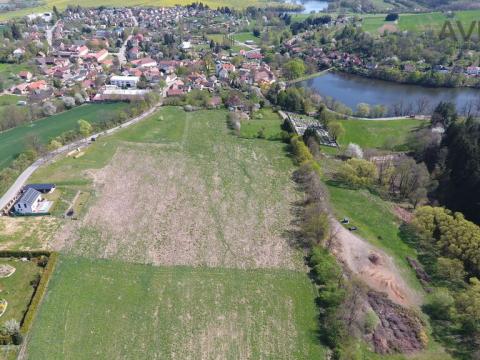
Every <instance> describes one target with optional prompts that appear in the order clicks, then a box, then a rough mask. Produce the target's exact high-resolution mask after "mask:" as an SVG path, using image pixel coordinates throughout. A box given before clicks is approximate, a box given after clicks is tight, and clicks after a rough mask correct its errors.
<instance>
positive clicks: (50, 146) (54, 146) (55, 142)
mask: <svg viewBox="0 0 480 360" xmlns="http://www.w3.org/2000/svg"><path fill="white" fill-rule="evenodd" d="M62 145H63V144H62V142H61V141H60V140H58V139H53V140H51V141H50V142H49V143H48V145H47V149H48V150H49V151H53V150H56V149H58V148H60V147H62Z"/></svg>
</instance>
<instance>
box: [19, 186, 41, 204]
mask: <svg viewBox="0 0 480 360" xmlns="http://www.w3.org/2000/svg"><path fill="white" fill-rule="evenodd" d="M40 195H41V194H40V193H39V192H38V191H37V190H35V189H32V188H30V189H28V190H27V191H25V193H24V194H23V195H22V197H21V198H20V200H18V202H19V203H21V204H27V205H32V204H33V203H34V202H35V200H37V198H38V197H39V196H40Z"/></svg>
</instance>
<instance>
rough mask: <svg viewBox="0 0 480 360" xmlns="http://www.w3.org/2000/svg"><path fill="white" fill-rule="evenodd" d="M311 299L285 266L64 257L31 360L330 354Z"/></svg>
mask: <svg viewBox="0 0 480 360" xmlns="http://www.w3.org/2000/svg"><path fill="white" fill-rule="evenodd" d="M79 279H81V281H79ZM314 296H315V292H314V289H313V286H312V285H311V283H310V282H309V280H308V278H307V277H306V275H305V274H304V273H299V272H293V271H287V270H258V269H257V270H255V271H251V270H240V269H212V268H203V267H200V268H191V267H154V266H149V265H139V264H126V263H121V262H117V261H106V260H88V259H82V258H71V257H63V258H61V260H60V264H59V265H58V267H57V271H56V274H55V276H54V277H53V279H52V280H51V282H50V286H49V293H48V295H47V297H46V299H45V301H44V304H43V306H42V308H41V310H40V312H39V315H38V318H37V321H36V322H35V324H34V326H33V329H32V332H31V339H30V341H29V344H28V355H29V356H27V358H29V359H54V358H55V359H60V358H66V357H68V358H69V359H92V358H105V359H120V358H124V359H139V358H142V359H155V358H158V359H218V358H223V359H260V358H264V359H323V357H324V354H323V351H322V348H321V347H320V346H319V345H318V340H317V338H316V318H315V314H316V309H315V304H314ZM52 339H55V341H52Z"/></svg>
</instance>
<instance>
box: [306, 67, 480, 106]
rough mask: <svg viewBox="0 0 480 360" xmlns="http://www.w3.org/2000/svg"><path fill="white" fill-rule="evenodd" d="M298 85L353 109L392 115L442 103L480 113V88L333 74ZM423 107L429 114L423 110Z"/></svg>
mask: <svg viewBox="0 0 480 360" xmlns="http://www.w3.org/2000/svg"><path fill="white" fill-rule="evenodd" d="M298 86H303V87H307V88H310V89H313V90H315V91H317V92H318V93H319V94H320V95H322V96H324V97H327V96H328V97H331V98H333V99H334V100H337V101H339V102H341V103H343V104H345V105H347V106H348V107H350V108H351V109H353V110H355V108H356V107H357V104H359V103H367V104H370V105H384V106H386V107H387V108H388V109H389V114H390V115H392V114H394V115H400V112H401V113H402V114H403V115H407V114H410V113H419V112H424V113H425V112H430V111H431V110H432V109H433V107H435V106H436V105H437V104H438V103H439V102H440V101H452V102H454V103H455V104H456V105H457V110H458V111H459V112H465V109H466V107H467V106H469V105H472V104H475V105H477V104H478V105H479V110H480V89H472V88H429V87H423V86H418V85H408V84H398V83H393V82H388V81H383V80H376V79H369V78H366V77H361V76H357V75H351V74H343V73H333V72H329V73H326V74H323V75H320V76H318V77H316V78H313V79H309V80H305V81H302V82H300V83H298ZM421 107H425V108H426V111H419V108H421ZM400 110H401V111H400ZM477 111H478V110H477ZM395 112H396V113H395Z"/></svg>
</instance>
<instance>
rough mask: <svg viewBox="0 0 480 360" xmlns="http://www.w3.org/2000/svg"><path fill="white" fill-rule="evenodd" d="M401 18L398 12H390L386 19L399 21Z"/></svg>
mask: <svg viewBox="0 0 480 360" xmlns="http://www.w3.org/2000/svg"><path fill="white" fill-rule="evenodd" d="M398 18H399V15H398V14H397V13H389V14H387V16H386V17H385V21H397V20H398Z"/></svg>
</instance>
